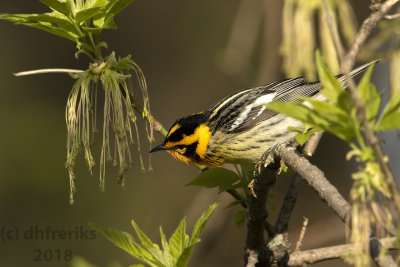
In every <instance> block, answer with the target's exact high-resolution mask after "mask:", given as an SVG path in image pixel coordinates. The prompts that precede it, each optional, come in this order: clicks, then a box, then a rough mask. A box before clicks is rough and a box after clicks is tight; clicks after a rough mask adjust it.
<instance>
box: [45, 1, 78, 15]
mask: <svg viewBox="0 0 400 267" xmlns="http://www.w3.org/2000/svg"><path fill="white" fill-rule="evenodd" d="M39 1H40V2H42V3H43V4H45V5H46V6H48V7H49V8H51V9H53V10H55V11H58V12H60V13H61V14H64V15H65V16H69V15H71V13H72V12H71V9H70V6H69V4H68V3H67V1H66V0H39Z"/></svg>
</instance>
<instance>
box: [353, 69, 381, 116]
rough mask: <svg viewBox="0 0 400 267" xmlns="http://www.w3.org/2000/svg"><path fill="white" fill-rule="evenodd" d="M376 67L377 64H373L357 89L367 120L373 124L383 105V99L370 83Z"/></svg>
mask: <svg viewBox="0 0 400 267" xmlns="http://www.w3.org/2000/svg"><path fill="white" fill-rule="evenodd" d="M374 66H375V64H372V65H371V66H369V67H368V69H367V71H366V73H365V74H364V75H363V77H362V79H361V81H360V83H359V84H358V87H357V91H358V94H359V96H360V99H361V101H362V102H363V103H364V105H365V107H366V113H367V119H368V121H370V122H371V123H374V122H375V120H376V116H377V114H378V112H379V106H380V103H381V98H380V96H379V94H378V92H377V91H376V88H375V86H374V85H372V84H371V81H370V80H371V74H372V71H373V69H374Z"/></svg>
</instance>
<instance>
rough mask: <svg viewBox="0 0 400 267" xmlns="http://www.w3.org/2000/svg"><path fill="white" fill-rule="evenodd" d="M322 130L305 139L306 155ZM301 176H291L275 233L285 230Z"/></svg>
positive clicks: (314, 147) (318, 138) (311, 150)
mask: <svg viewBox="0 0 400 267" xmlns="http://www.w3.org/2000/svg"><path fill="white" fill-rule="evenodd" d="M323 134H324V133H323V132H318V133H315V134H314V135H313V136H311V137H310V139H309V140H308V141H307V143H306V145H305V146H304V148H303V152H304V153H305V154H306V155H309V156H311V155H313V154H314V152H315V150H316V149H317V146H318V144H319V142H320V140H321V138H322V135H323ZM300 181H301V177H300V175H299V174H298V173H296V174H295V175H294V176H293V179H292V182H291V183H290V186H289V189H288V192H287V193H286V196H285V199H284V201H283V204H282V207H281V209H280V211H279V216H278V219H277V220H276V223H275V228H274V231H275V233H276V234H283V233H285V232H286V231H287V229H288V225H289V221H290V217H291V215H292V212H293V209H294V205H295V204H296V199H297V193H298V191H299V186H300Z"/></svg>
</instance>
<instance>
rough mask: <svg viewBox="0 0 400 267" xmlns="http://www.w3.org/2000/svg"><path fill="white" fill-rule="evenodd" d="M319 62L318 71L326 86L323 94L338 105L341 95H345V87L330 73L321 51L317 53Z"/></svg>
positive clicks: (322, 91)
mask: <svg viewBox="0 0 400 267" xmlns="http://www.w3.org/2000/svg"><path fill="white" fill-rule="evenodd" d="M315 56H316V60H317V70H318V76H319V79H320V81H321V83H322V85H323V86H324V88H323V89H322V90H321V93H322V94H323V95H324V96H326V98H328V99H329V100H330V101H332V102H333V103H337V99H338V98H339V95H340V94H342V93H343V91H344V90H343V87H342V85H341V84H340V82H339V81H338V80H337V79H336V77H335V76H334V75H332V74H331V73H330V71H329V70H328V68H327V67H326V65H325V64H324V63H323V61H322V58H321V55H320V53H319V51H318V50H317V52H316V53H315Z"/></svg>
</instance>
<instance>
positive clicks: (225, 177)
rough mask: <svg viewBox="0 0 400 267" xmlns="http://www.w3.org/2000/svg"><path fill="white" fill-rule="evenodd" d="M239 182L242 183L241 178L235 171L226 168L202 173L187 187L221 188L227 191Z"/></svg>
mask: <svg viewBox="0 0 400 267" xmlns="http://www.w3.org/2000/svg"><path fill="white" fill-rule="evenodd" d="M237 181H240V177H239V176H238V175H237V174H236V173H235V172H233V171H230V170H227V169H225V168H210V169H209V170H207V171H204V172H202V173H201V174H200V175H199V176H197V177H196V178H194V179H193V180H192V181H191V182H189V183H187V184H186V185H195V186H202V187H207V188H213V187H219V188H220V189H222V190H227V189H229V188H232V185H233V184H234V183H236V182H237ZM220 191H221V190H220Z"/></svg>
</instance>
